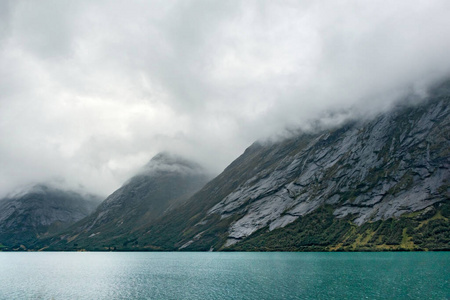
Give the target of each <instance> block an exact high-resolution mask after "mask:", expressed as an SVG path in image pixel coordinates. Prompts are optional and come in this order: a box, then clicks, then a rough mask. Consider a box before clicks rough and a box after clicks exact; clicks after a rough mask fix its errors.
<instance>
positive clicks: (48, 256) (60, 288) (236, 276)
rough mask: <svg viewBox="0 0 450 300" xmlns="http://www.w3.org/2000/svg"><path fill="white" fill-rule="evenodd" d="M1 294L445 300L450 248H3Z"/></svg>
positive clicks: (25, 296)
mask: <svg viewBox="0 0 450 300" xmlns="http://www.w3.org/2000/svg"><path fill="white" fill-rule="evenodd" d="M0 268H1V272H0V299H258V300H261V299H450V287H449V281H450V271H449V270H450V253H449V252H440V253H423V252H419V253H417V252H416V253H195V252H194V253H192V252H191V253H189V252H181V253H180V252H173V253H161V252H159V253H158V252H156V253H155V252H121V253H117V252H85V253H77V252H16V253H12V252H0Z"/></svg>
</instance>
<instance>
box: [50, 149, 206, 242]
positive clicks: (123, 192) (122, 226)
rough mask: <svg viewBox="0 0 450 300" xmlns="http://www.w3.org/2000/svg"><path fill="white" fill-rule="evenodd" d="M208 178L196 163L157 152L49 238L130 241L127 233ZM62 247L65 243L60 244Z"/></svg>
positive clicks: (172, 205)
mask: <svg viewBox="0 0 450 300" xmlns="http://www.w3.org/2000/svg"><path fill="white" fill-rule="evenodd" d="M210 178H211V177H210V176H209V175H208V174H207V172H206V171H205V170H204V169H203V168H202V167H201V166H200V165H198V164H196V163H194V162H191V161H188V160H186V159H184V158H181V157H179V156H176V155H173V154H169V153H160V154H158V155H156V156H155V157H153V158H152V159H151V160H150V162H149V163H148V164H147V165H146V166H145V167H144V168H143V169H142V170H141V172H140V173H139V174H138V175H136V176H134V177H133V178H131V179H130V180H129V181H128V182H126V183H125V184H124V185H123V186H122V187H121V188H119V189H118V190H117V191H115V192H114V193H113V194H111V195H110V196H109V197H107V198H106V199H105V200H104V201H103V202H102V203H101V205H99V207H98V208H97V210H96V211H95V212H94V213H92V214H91V215H90V216H88V217H87V218H85V219H83V220H81V221H80V222H78V223H77V224H75V225H73V226H72V227H70V228H69V229H68V230H67V231H66V232H65V233H64V234H62V235H60V236H58V237H56V238H53V239H52V240H51V241H48V240H47V241H45V242H44V243H43V245H45V243H47V242H48V243H50V244H51V246H50V248H52V247H55V246H53V244H56V245H57V246H56V247H59V245H67V244H69V245H71V246H70V247H71V248H70V249H72V248H74V249H76V248H82V249H97V250H105V249H110V248H114V247H116V244H117V243H119V244H120V246H121V247H123V246H124V245H125V246H126V245H128V244H132V245H137V244H134V243H135V242H136V240H135V239H134V240H133V239H130V238H129V237H130V236H133V234H134V233H135V232H136V231H137V230H139V229H140V228H143V227H145V226H146V225H148V224H149V223H150V222H151V221H153V220H155V219H157V218H159V217H160V216H161V215H164V214H166V213H168V212H170V211H171V210H173V209H174V208H175V207H177V206H179V205H181V204H182V203H183V202H184V201H186V200H187V199H188V198H189V197H190V196H192V195H193V194H194V193H195V192H197V191H198V190H199V189H200V188H202V187H203V186H204V185H205V183H206V182H207V181H208V180H209V179H210ZM64 247H66V246H64Z"/></svg>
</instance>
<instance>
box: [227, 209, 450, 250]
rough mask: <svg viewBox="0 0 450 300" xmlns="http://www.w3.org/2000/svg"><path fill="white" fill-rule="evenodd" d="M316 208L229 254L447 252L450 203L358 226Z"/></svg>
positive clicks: (250, 240)
mask: <svg viewBox="0 0 450 300" xmlns="http://www.w3.org/2000/svg"><path fill="white" fill-rule="evenodd" d="M332 212H333V207H331V206H325V207H321V208H319V209H318V210H317V211H315V212H314V213H312V214H310V215H306V216H304V217H300V218H299V219H298V220H297V221H295V222H293V223H292V224H289V225H288V226H286V227H284V228H278V229H276V230H273V231H269V230H268V228H267V227H266V228H263V229H261V230H259V231H258V232H256V233H255V234H254V235H252V236H251V237H249V238H248V239H247V240H244V241H242V242H240V243H238V244H236V245H234V246H232V247H230V248H229V249H226V250H230V251H410V250H416V251H428V250H435V251H439V250H450V222H449V217H450V203H448V202H446V203H441V204H436V205H435V206H433V207H430V208H428V209H425V210H422V211H420V212H414V213H411V214H404V215H402V216H401V217H400V218H398V219H393V218H391V219H388V220H384V221H381V220H380V221H377V222H368V223H365V224H363V225H361V226H357V225H355V224H354V223H352V219H351V218H350V217H348V218H343V219H336V218H335V217H334V216H333V214H332Z"/></svg>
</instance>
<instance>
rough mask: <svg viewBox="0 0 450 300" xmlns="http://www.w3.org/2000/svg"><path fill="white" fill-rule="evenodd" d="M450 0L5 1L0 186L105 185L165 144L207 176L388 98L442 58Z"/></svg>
mask: <svg viewBox="0 0 450 300" xmlns="http://www.w3.org/2000/svg"><path fill="white" fill-rule="evenodd" d="M449 16H450V1H448V0H422V1H419V0H395V1H335V0H329V1H307V0H304V1H263V0H254V1H251V0H249V1H232V0H230V1H228V0H227V1H189V0H183V1H168V0H162V1H130V0H128V1H91V0H89V1H88V0H86V1H80V0H77V1H62V0H58V1H57V0H54V1H46V0H40V1H20V0H11V1H6V0H0V137H1V139H0V196H3V195H5V194H7V193H9V192H11V191H12V190H13V189H15V188H17V187H20V186H22V185H24V184H30V183H33V182H42V181H53V182H59V183H62V184H65V185H67V186H69V187H71V188H79V187H83V188H85V189H87V190H88V191H90V192H95V193H99V194H102V195H107V194H109V193H111V192H112V191H114V190H115V189H116V188H117V187H119V186H120V185H121V184H122V183H123V182H124V181H125V180H127V179H128V178H129V177H130V176H131V175H132V174H133V173H134V172H136V170H137V169H138V168H140V167H141V166H142V165H144V164H146V163H147V162H148V160H150V159H151V157H152V156H154V155H155V154H157V153H158V152H159V151H162V150H168V151H173V152H176V153H179V154H183V155H185V156H187V157H188V158H193V159H195V160H197V161H198V162H200V163H202V164H204V165H205V166H206V167H207V168H208V169H209V170H211V171H212V172H215V173H216V174H217V173H219V172H220V171H221V170H223V168H224V167H226V166H227V165H228V164H229V163H230V162H231V161H233V160H234V159H235V158H236V157H237V156H238V155H240V154H241V153H242V152H243V151H244V150H245V148H246V147H248V146H249V145H250V144H251V143H252V142H253V141H255V140H257V139H264V138H267V137H269V136H272V135H274V134H275V135H277V134H281V133H283V131H284V129H285V128H296V127H305V126H307V124H308V123H309V122H311V120H314V119H317V118H324V117H325V116H326V115H327V112H330V111H335V110H340V111H342V110H346V109H347V108H353V111H364V110H366V111H367V110H371V111H376V110H381V109H386V108H387V107H389V105H390V104H391V103H392V101H394V100H396V98H398V97H401V96H402V95H404V94H405V93H406V92H408V91H418V92H421V91H423V89H424V88H425V87H426V86H427V85H428V84H429V83H430V82H432V81H433V80H436V79H439V78H441V77H443V76H446V75H448V74H449V70H450V59H449V53H450V18H449Z"/></svg>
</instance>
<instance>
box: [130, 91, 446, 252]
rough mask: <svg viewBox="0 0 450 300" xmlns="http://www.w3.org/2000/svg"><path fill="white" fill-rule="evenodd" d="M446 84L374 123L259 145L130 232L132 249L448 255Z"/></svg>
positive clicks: (352, 124)
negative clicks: (440, 252) (433, 252)
mask: <svg viewBox="0 0 450 300" xmlns="http://www.w3.org/2000/svg"><path fill="white" fill-rule="evenodd" d="M449 87H450V84H449V83H446V84H443V85H441V86H439V87H436V88H434V89H433V90H431V91H430V92H429V97H428V99H426V100H424V101H419V103H406V102H404V103H403V104H399V105H398V106H397V107H396V108H395V109H393V110H391V111H389V112H387V113H383V114H380V115H378V116H376V117H374V118H372V119H370V120H354V121H350V122H347V123H346V124H344V125H343V126H340V127H338V128H333V129H327V130H321V131H318V132H315V133H302V134H299V135H296V136H294V137H291V138H288V139H285V140H283V141H280V142H273V143H255V144H253V145H252V146H250V147H249V148H248V149H247V150H246V151H245V152H244V153H243V154H242V155H241V156H240V157H239V158H238V159H236V160H235V161H234V162H233V163H232V164H231V165H230V166H229V167H228V168H226V169H225V170H224V172H223V173H222V174H220V175H219V176H218V177H217V178H215V179H214V180H212V181H211V182H209V183H208V184H207V185H206V186H205V187H204V188H203V189H202V190H200V191H199V192H198V193H196V194H195V195H194V196H192V197H191V198H190V199H189V200H188V201H187V202H186V203H185V204H184V205H183V206H181V207H179V208H178V209H176V210H173V211H171V212H170V213H168V214H166V215H164V216H163V217H162V218H160V219H159V220H157V221H155V222H153V223H152V224H150V226H148V227H147V228H145V229H142V230H141V231H138V232H137V234H136V235H134V236H132V238H135V239H136V243H137V244H136V245H139V247H136V249H143V248H145V249H157V250H203V251H205V250H213V249H214V250H252V251H266V250H277V251H285V250H295V251H298V250H300V251H316V250H320V251H334V250H345V251H348V250H443V249H447V250H448V249H450V224H449V218H450V201H449V199H450V175H449V174H450V173H449V167H450V116H449V112H450V108H449V102H450V88H449ZM409 102H414V101H409Z"/></svg>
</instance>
